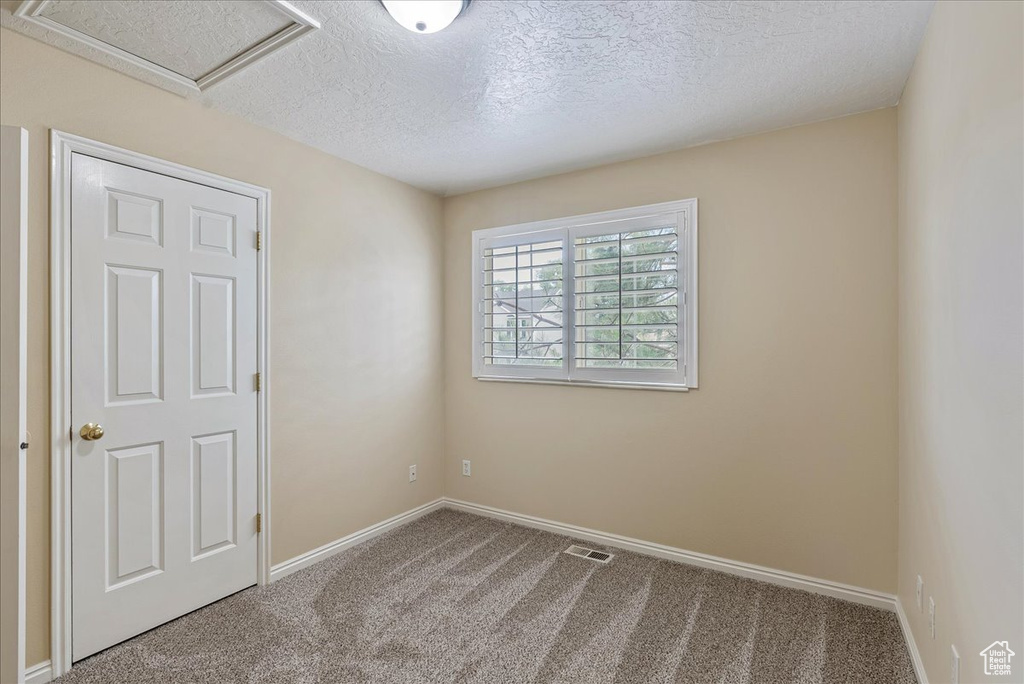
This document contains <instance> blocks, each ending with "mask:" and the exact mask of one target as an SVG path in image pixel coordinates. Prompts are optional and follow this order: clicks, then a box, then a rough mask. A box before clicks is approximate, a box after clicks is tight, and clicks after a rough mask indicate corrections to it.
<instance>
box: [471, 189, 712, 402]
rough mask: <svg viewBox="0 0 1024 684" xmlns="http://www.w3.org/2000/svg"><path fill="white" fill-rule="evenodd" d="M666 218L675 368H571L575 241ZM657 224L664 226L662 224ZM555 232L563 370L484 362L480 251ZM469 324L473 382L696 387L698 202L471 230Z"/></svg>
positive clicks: (668, 387)
mask: <svg viewBox="0 0 1024 684" xmlns="http://www.w3.org/2000/svg"><path fill="white" fill-rule="evenodd" d="M665 214H676V217H677V221H678V224H677V225H678V234H679V261H678V264H679V289H680V292H679V294H680V297H679V318H678V320H679V344H680V352H679V365H680V367H679V370H678V371H661V370H657V369H649V370H627V369H621V370H620V369H585V368H575V351H576V345H575V338H576V334H575V318H576V317H575V312H574V309H575V293H574V283H575V278H574V277H573V272H572V271H573V270H574V269H573V268H572V264H573V261H572V259H571V258H570V257H571V255H572V254H573V250H574V242H575V239H576V238H577V237H582V236H587V235H593V234H599V233H602V232H604V231H606V230H607V229H608V226H607V224H609V223H612V222H616V223H621V222H623V221H628V222H629V224H627V225H632V224H634V223H639V224H640V225H644V224H645V221H649V220H651V219H654V218H655V217H664V215H665ZM662 224H664V222H663V220H662ZM541 233H547V234H548V235H551V236H553V235H556V234H560V235H561V237H562V240H563V250H564V252H563V253H564V255H565V257H564V260H563V264H564V267H563V271H562V272H563V276H562V277H563V288H562V293H563V294H562V297H563V306H562V311H563V317H564V318H563V320H564V321H565V325H564V328H563V329H564V331H565V334H564V339H565V342H564V346H563V349H564V350H565V352H564V355H563V358H564V361H565V364H564V366H563V367H562V368H558V369H553V368H530V367H526V366H509V367H507V368H501V369H500V372H498V371H499V369H496V368H494V367H493V366H487V365H485V364H484V363H483V348H484V346H483V345H484V340H483V324H484V314H483V311H482V308H481V303H482V301H483V292H484V284H483V250H482V245H483V243H484V242H485V241H488V242H490V244H489V245H488V246H490V247H493V246H508V245H513V244H521V243H524V242H533V241H535V240H536V239H537V237H539V234H541ZM472 255H473V257H472V258H473V266H472V297H471V301H472V307H473V311H472V320H473V333H472V336H473V340H472V343H473V347H472V349H473V352H472V353H473V377H474V378H476V379H478V380H485V381H499V382H529V383H539V384H555V385H575V386H589V387H616V388H634V389H657V390H672V391H686V390H689V389H696V388H697V340H698V331H697V318H698V307H697V302H698V297H697V281H698V278H697V275H698V271H697V200H696V199H695V198H694V199H686V200H679V201H675V202H663V203H660V204H649V205H646V206H642V207H631V208H628V209H616V210H613V211H603V212H597V213H593V214H583V215H580V216H568V217H564V218H556V219H547V220H544V221H534V222H531V223H521V224H517V225H512V226H501V227H498V228H486V229H482V230H476V231H473V235H472Z"/></svg>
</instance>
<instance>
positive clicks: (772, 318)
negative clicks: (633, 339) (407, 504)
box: [444, 109, 897, 592]
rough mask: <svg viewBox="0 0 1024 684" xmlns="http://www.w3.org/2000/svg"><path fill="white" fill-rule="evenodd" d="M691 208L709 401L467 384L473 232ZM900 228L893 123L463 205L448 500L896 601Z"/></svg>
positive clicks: (610, 169)
mask: <svg viewBox="0 0 1024 684" xmlns="http://www.w3.org/2000/svg"><path fill="white" fill-rule="evenodd" d="M688 197H697V198H699V201H700V254H699V259H700V333H699V334H700V382H701V385H700V389H699V390H696V391H692V392H689V393H667V392H653V391H642V390H640V391H638V390H624V389H601V388H582V387H559V386H546V385H527V384H505V383H487V382H481V381H475V380H473V379H472V378H471V377H470V349H471V343H470V333H471V330H470V323H471V316H470V313H471V302H470V265H471V256H470V233H471V231H473V230H474V229H477V228H488V227H492V226H500V225H507V224H513V223H519V222H524V221H533V220H538V219H546V218H554V217H559V216H570V215H574V214H581V213H586V212H593V211H601V210H606V209H615V208H619V207H629V206H636V205H642V204H648V203H652V202H662V201H668V200H676V199H683V198H688ZM896 216H897V197H896V114H895V111H894V110H893V109H887V110H881V111H876V112H871V113H867V114H861V115H857V116H851V117H848V118H844V119H838V120H833V121H829V122H825V123H819V124H814V125H810V126H802V127H798V128H791V129H788V130H783V131H777V132H773V133H767V134H764V135H758V136H753V137H749V138H743V139H739V140H733V141H729V142H723V143H716V144H712V145H707V146H703V147H697V148H692V149H688V150H683V151H680V152H675V153H671V154H665V155H660V156H656V157H650V158H646V159H640V160H637V161H632V162H625V163H620V164H612V165H608V166H603V167H599V168H595V169H590V170H586V171H580V172H576V173H570V174H565V175H560V176H553V177H549V178H544V179H540V180H535V181H528V182H525V183H519V184H516V185H510V186H505V187H501V188H497V189H493V190H484V191H480V192H475V193H471V194H467V195H462V196H459V197H454V198H450V199H448V200H446V202H445V238H446V239H445V274H446V281H445V305H446V307H445V358H446V371H445V377H446V404H445V406H446V412H445V414H446V419H445V425H446V427H445V469H444V472H445V495H446V496H450V497H454V498H458V499H465V500H468V501H472V502H476V503H480V504H485V505H489V506H495V507H498V508H503V509H509V510H512V511H516V512H519V513H525V514H530V515H535V516H540V517H543V518H549V519H553V520H557V521H562V522H566V523H572V524H576V525H582V526H585V527H591V528H596V529H598V530H603V531H607V532H613V533H617V534H622V535H627V536H630V537H638V538H641V539H645V540H649V541H654V542H660V543H663V544H669V545H672V546H677V547H682V548H684V549H690V550H693V551H700V552H704V553H710V554H714V555H718V556H723V557H726V558H730V559H735V560H740V561H746V562H750V563H757V564H761V565H766V566H769V567H772V568H779V569H783V570H789V571H792V572H797V573H803V574H807V575H812V576H815V577H820V578H824V579H828V580H834V581H837V582H845V583H849V584H853V585H857V586H861V587H868V588H871V589H876V590H881V591H886V592H893V591H895V589H896V581H895V580H896V517H897V502H896V493H897V465H896V450H897V420H896V416H897V408H896V407H897V398H896V389H897V385H896V373H897V370H896ZM510 416H515V420H514V422H512V421H511V420H510ZM524 426H529V428H530V429H529V431H526V430H524V429H522V428H523V427H524ZM465 458H468V459H472V461H473V475H472V477H470V478H466V477H462V476H461V475H460V462H461V460H462V459H465Z"/></svg>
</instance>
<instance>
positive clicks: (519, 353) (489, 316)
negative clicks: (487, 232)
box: [483, 240, 564, 367]
mask: <svg viewBox="0 0 1024 684" xmlns="http://www.w3.org/2000/svg"><path fill="white" fill-rule="evenodd" d="M562 244H563V243H562V241H561V240H546V241H543V242H532V243H526V244H516V245H509V246H502V247H486V248H484V250H483V346H484V349H483V360H484V364H485V365H488V366H539V367H560V366H562V364H563V351H564V349H563V345H564V338H563V329H564V321H563V318H562V317H563V315H564V312H563V310H562V300H563V296H562V295H563V282H564V280H563V276H564V274H563V271H562V269H563V263H562V262H563V251H564V250H563V246H562Z"/></svg>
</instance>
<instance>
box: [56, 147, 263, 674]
mask: <svg viewBox="0 0 1024 684" xmlns="http://www.w3.org/2000/svg"><path fill="white" fill-rule="evenodd" d="M73 153H79V154H85V155H88V156H90V157H95V158H97V159H103V160H105V161H110V162H115V163H118V164H124V165H126V166H132V167H135V168H137V169H141V170H143V171H151V172H153V173H159V174H162V175H165V176H170V177H173V178H178V179H180V180H184V181H189V182H192V183H199V184H201V185H206V186H209V187H212V188H217V189H219V190H226V191H228V192H233V193H236V194H239V195H244V196H246V197H252V198H253V199H255V200H256V229H257V230H258V231H260V235H261V238H262V244H261V245H260V249H259V251H257V252H256V260H257V266H256V319H257V321H256V337H257V339H256V363H257V370H258V371H259V373H260V379H261V387H260V391H259V393H258V395H257V397H256V407H257V408H256V510H257V512H258V513H259V514H260V516H261V521H262V532H261V533H260V534H259V535H258V537H257V540H256V559H257V561H256V562H257V569H256V579H257V582H258V583H259V584H261V585H263V584H268V583H269V582H270V540H271V516H270V425H269V421H268V416H269V413H268V410H269V406H270V388H271V382H270V335H269V330H270V325H269V323H270V302H269V294H270V291H269V287H268V285H269V282H270V278H269V271H270V190H269V189H267V188H262V187H259V186H257V185H251V184H249V183H244V182H242V181H237V180H233V179H231V178H225V177H224V176H218V175H216V174H213V173H208V172H206V171H201V170H199V169H194V168H191V167H188V166H183V165H181V164H176V163H174V162H169V161H164V160H162V159H157V158H156V157H150V156H147V155H144V154H139V153H137V152H132V151H130V150H125V149H122V148H120V147H115V146H113V145H108V144H106V143H102V142H97V141H94V140H89V139H87V138H83V137H80V136H77V135H72V134H70V133H65V132H63V131H59V130H56V129H50V437H51V463H50V527H51V530H50V569H51V588H50V662H51V665H52V668H53V676H54V677H59V676H60V675H62V674H64V673H65V672H67V671H68V670H69V669H70V668H71V455H72V448H71V447H72V444H71V438H70V430H71V428H72V427H73V426H72V425H71V279H70V275H71V155H72V154H73Z"/></svg>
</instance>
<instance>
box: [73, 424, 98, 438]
mask: <svg viewBox="0 0 1024 684" xmlns="http://www.w3.org/2000/svg"><path fill="white" fill-rule="evenodd" d="M78 434H80V435H82V439H84V440H85V441H87V442H93V441H96V440H97V439H100V438H101V437H103V426H102V425H100V424H99V423H86V424H85V425H83V426H82V429H81V430H80V431H79V432H78Z"/></svg>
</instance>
